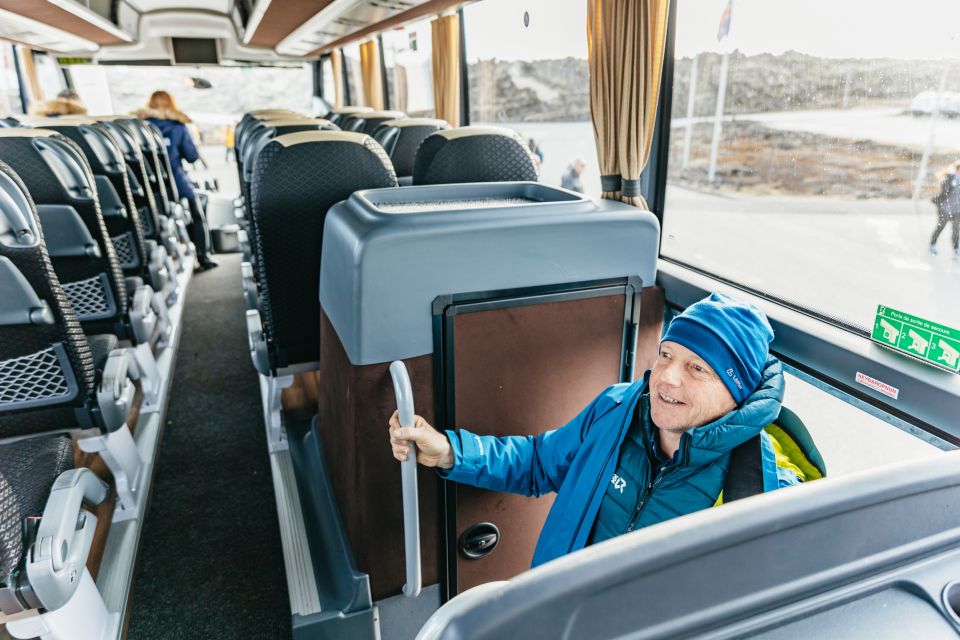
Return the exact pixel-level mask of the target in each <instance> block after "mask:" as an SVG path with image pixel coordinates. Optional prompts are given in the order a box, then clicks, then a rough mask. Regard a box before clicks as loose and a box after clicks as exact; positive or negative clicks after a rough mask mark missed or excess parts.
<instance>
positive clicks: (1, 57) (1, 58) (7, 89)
mask: <svg viewBox="0 0 960 640" xmlns="http://www.w3.org/2000/svg"><path fill="white" fill-rule="evenodd" d="M22 113H23V105H22V103H21V102H20V84H19V82H18V80H17V64H16V59H15V58H14V56H13V45H12V44H6V43H5V42H0V117H3V116H9V115H18V114H22Z"/></svg>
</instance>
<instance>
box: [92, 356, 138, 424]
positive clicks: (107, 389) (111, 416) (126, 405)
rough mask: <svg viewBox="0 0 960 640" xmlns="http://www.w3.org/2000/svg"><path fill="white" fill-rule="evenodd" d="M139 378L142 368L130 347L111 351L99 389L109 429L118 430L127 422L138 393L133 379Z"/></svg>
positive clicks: (98, 397) (99, 400) (98, 393)
mask: <svg viewBox="0 0 960 640" xmlns="http://www.w3.org/2000/svg"><path fill="white" fill-rule="evenodd" d="M139 379H140V370H139V368H138V367H137V363H136V360H135V359H134V356H133V352H132V351H131V350H130V349H114V350H113V351H111V352H110V356H109V357H108V358H107V364H106V366H104V368H103V376H102V377H101V378H100V386H99V387H98V389H97V405H98V406H99V407H100V415H101V417H102V418H103V424H104V426H105V427H106V429H107V431H116V430H117V429H120V428H121V427H123V426H124V424H125V423H126V420H127V414H129V413H130V409H132V408H133V399H134V396H135V395H136V389H135V388H134V386H133V381H134V380H139Z"/></svg>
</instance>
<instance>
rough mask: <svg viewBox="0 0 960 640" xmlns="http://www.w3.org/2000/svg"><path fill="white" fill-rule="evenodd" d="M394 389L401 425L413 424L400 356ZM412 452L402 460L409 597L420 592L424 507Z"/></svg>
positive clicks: (392, 370) (406, 591)
mask: <svg viewBox="0 0 960 640" xmlns="http://www.w3.org/2000/svg"><path fill="white" fill-rule="evenodd" d="M390 376H391V377H392V378H393V391H394V393H395V394H396V395H397V412H398V414H399V418H400V426H401V427H413V416H414V412H413V389H412V388H411V386H410V377H409V376H408V375H407V368H406V366H404V364H403V362H401V361H400V360H395V361H394V362H392V363H391V364H390ZM407 444H408V446H409V448H410V453H409V455H408V456H407V459H406V461H404V462H401V463H400V479H401V483H402V488H403V539H404V549H405V551H406V559H407V583H406V584H405V585H403V594H404V595H405V596H407V597H408V598H416V597H417V596H419V595H420V587H421V577H420V508H419V499H418V496H417V448H416V445H415V444H414V443H413V442H408V443H407Z"/></svg>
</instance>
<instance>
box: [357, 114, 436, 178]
mask: <svg viewBox="0 0 960 640" xmlns="http://www.w3.org/2000/svg"><path fill="white" fill-rule="evenodd" d="M449 128H450V125H449V124H447V121H446V120H437V119H434V118H403V119H401V120H385V121H383V122H381V123H380V125H379V126H378V127H377V128H376V130H375V131H374V132H373V139H374V140H376V141H377V142H379V143H380V146H382V147H383V149H384V151H386V152H387V155H388V156H390V161H391V162H393V168H394V170H395V171H396V172H397V180H398V181H399V182H400V184H401V185H403V184H404V182H406V183H407V184H410V182H412V180H413V163H414V160H415V159H416V157H417V149H418V148H420V143H422V142H423V140H424V139H425V138H426V137H427V136H429V135H430V134H432V133H436V132H437V131H440V130H443V129H449Z"/></svg>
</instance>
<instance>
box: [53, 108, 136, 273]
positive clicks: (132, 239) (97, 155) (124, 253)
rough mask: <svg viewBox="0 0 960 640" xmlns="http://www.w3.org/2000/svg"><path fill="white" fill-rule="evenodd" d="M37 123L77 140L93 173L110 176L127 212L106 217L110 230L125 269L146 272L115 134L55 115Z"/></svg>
mask: <svg viewBox="0 0 960 640" xmlns="http://www.w3.org/2000/svg"><path fill="white" fill-rule="evenodd" d="M38 126H39V127H41V128H44V129H51V130H53V131H56V132H58V133H60V134H62V135H64V136H66V137H67V138H70V139H71V140H73V141H74V142H75V143H77V146H78V147H80V149H81V150H82V151H83V153H84V156H85V157H86V159H87V162H88V163H89V164H90V169H91V171H92V172H93V174H94V175H95V176H104V177H106V178H107V180H109V182H110V185H111V186H112V187H113V189H114V190H115V192H116V194H117V196H118V197H119V199H120V204H121V205H122V206H123V208H124V210H125V211H124V213H125V215H123V216H110V217H105V218H104V222H105V223H106V225H107V231H108V233H109V234H110V238H111V239H112V241H113V245H114V248H115V249H116V250H117V257H118V258H119V260H120V265H121V266H122V267H123V269H124V271H125V272H126V273H134V274H144V273H145V270H146V265H147V262H148V261H149V254H148V253H147V248H146V244H145V242H146V238H145V236H144V233H143V226H142V224H141V220H140V215H139V214H138V212H137V207H136V204H135V203H134V199H133V191H132V190H131V188H130V180H129V176H128V172H127V163H126V161H125V160H124V158H123V153H122V152H121V150H120V148H119V147H118V146H117V143H116V142H115V141H114V139H113V136H112V135H111V134H110V133H109V132H108V131H107V130H106V129H105V128H104V127H103V126H102V125H101V124H99V123H95V122H93V121H91V122H90V123H83V124H79V123H74V122H69V121H67V122H64V121H60V120H56V119H53V120H52V122H44V123H42V124H40V125H38ZM101 202H102V198H101ZM104 213H105V212H104Z"/></svg>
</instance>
